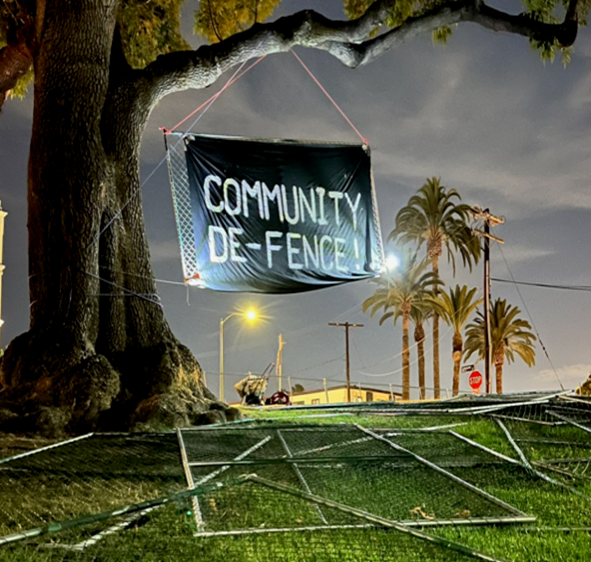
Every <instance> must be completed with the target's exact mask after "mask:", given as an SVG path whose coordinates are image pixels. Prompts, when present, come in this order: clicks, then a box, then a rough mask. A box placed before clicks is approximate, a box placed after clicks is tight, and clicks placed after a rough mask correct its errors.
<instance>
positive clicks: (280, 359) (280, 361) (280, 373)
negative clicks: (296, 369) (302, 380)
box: [275, 334, 291, 392]
mask: <svg viewBox="0 0 591 562" xmlns="http://www.w3.org/2000/svg"><path fill="white" fill-rule="evenodd" d="M284 345H285V340H284V339H283V336H282V335H281V334H279V348H278V349H277V362H276V365H277V366H276V367H275V374H276V375H277V378H278V381H277V386H278V388H277V390H278V391H279V392H281V391H282V390H283V382H282V376H283V346H284ZM289 392H291V388H290V389H289Z"/></svg>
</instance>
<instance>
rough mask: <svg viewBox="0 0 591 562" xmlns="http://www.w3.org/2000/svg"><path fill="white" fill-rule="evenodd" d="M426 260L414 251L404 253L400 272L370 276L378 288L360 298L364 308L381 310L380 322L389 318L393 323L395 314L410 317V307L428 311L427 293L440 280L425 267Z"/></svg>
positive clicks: (374, 312)
mask: <svg viewBox="0 0 591 562" xmlns="http://www.w3.org/2000/svg"><path fill="white" fill-rule="evenodd" d="M429 264H430V262H429V261H428V260H426V259H424V260H420V261H419V260H418V259H417V254H414V255H410V254H407V256H406V259H405V263H404V264H403V271H402V273H400V274H393V273H391V274H388V275H383V276H381V277H378V278H376V279H374V280H372V283H375V284H376V285H378V288H377V289H376V290H375V292H374V293H373V295H372V296H371V297H369V298H367V299H366V300H365V301H364V302H363V312H364V313H365V312H367V311H369V313H370V316H372V317H373V316H375V314H376V313H377V312H379V311H380V310H382V311H383V314H382V316H381V317H380V321H379V323H380V326H381V325H382V324H383V323H384V322H385V321H386V320H388V319H390V318H392V319H393V320H394V323H396V320H397V319H398V318H404V317H410V314H411V311H412V310H413V309H417V310H421V311H423V312H424V313H425V314H427V310H428V309H429V308H430V305H429V304H428V302H427V300H426V297H427V295H428V294H429V293H430V291H432V290H433V289H434V288H435V287H437V286H438V285H439V284H440V281H439V280H438V279H437V275H436V274H435V273H434V272H432V271H427V268H428V266H429Z"/></svg>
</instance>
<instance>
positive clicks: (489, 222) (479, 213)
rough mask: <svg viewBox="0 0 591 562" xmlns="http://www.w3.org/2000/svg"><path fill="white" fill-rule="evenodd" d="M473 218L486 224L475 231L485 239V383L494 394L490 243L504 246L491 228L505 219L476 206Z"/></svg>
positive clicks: (502, 241) (488, 391)
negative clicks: (491, 372) (493, 242)
mask: <svg viewBox="0 0 591 562" xmlns="http://www.w3.org/2000/svg"><path fill="white" fill-rule="evenodd" d="M472 216H473V217H474V218H475V219H477V220H482V221H483V222H484V231H482V230H478V229H473V232H475V233H476V234H477V235H478V236H481V237H482V238H484V381H485V389H486V393H487V394H491V393H492V377H491V375H490V367H491V364H492V345H491V334H490V289H491V283H490V241H491V240H494V241H495V242H498V243H499V244H504V243H505V241H504V240H501V239H500V238H497V237H496V236H493V235H492V234H491V233H490V227H491V226H497V225H499V224H503V223H504V222H505V219H503V218H502V217H497V216H495V215H493V214H491V212H490V211H489V210H488V209H482V208H481V207H479V206H477V205H474V206H473V207H472Z"/></svg>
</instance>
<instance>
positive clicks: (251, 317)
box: [246, 310, 257, 320]
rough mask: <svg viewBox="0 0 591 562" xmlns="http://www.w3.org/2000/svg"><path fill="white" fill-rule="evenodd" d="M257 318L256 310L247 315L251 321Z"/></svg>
mask: <svg viewBox="0 0 591 562" xmlns="http://www.w3.org/2000/svg"><path fill="white" fill-rule="evenodd" d="M256 317H257V313H256V312H255V311H254V310H249V311H248V312H247V313H246V318H248V319H249V320H255V319H256Z"/></svg>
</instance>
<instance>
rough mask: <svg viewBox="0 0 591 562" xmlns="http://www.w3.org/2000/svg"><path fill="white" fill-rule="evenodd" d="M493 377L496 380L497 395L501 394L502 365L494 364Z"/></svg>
mask: <svg viewBox="0 0 591 562" xmlns="http://www.w3.org/2000/svg"><path fill="white" fill-rule="evenodd" d="M495 376H496V379H497V394H503V364H502V363H495Z"/></svg>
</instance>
